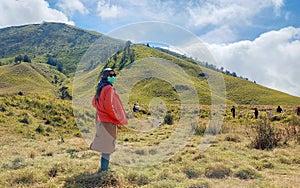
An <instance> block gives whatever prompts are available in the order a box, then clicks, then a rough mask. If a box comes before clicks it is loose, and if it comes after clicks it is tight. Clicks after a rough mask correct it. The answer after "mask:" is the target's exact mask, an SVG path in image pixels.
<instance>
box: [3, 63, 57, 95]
mask: <svg viewBox="0 0 300 188" xmlns="http://www.w3.org/2000/svg"><path fill="white" fill-rule="evenodd" d="M0 76H1V79H0V88H1V90H0V94H1V95H3V94H13V93H18V92H24V93H39V94H47V95H49V94H50V95H52V96H55V88H54V86H53V85H52V84H51V83H50V82H49V81H48V79H47V78H46V77H44V76H43V75H42V74H41V73H39V72H38V71H36V70H35V69H34V68H33V67H32V66H31V65H30V64H27V63H21V64H17V65H5V66H1V67H0Z"/></svg>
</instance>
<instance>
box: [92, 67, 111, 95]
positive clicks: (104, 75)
mask: <svg viewBox="0 0 300 188" xmlns="http://www.w3.org/2000/svg"><path fill="white" fill-rule="evenodd" d="M111 71H114V70H113V69H111V68H106V69H104V70H103V72H102V77H101V80H100V81H99V83H98V86H97V91H96V100H97V101H98V98H99V96H100V93H101V91H102V88H103V87H105V86H107V85H112V84H111V83H109V82H108V81H107V77H108V76H109V74H110V72H111Z"/></svg>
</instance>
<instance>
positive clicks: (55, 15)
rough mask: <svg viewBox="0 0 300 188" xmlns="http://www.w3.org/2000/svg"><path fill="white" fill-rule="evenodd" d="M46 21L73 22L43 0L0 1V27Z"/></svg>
mask: <svg viewBox="0 0 300 188" xmlns="http://www.w3.org/2000/svg"><path fill="white" fill-rule="evenodd" d="M43 21H47V22H64V23H68V24H73V23H72V22H70V21H69V20H68V18H67V17H66V15H65V14H63V13H62V12H60V11H57V10H55V9H51V8H49V4H48V2H46V1H45V0H10V1H1V2H0V27H8V26H13V25H23V24H33V23H41V22H43Z"/></svg>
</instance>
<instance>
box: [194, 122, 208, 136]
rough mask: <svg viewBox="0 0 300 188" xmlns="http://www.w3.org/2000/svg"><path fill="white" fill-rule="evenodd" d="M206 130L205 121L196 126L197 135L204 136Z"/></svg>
mask: <svg viewBox="0 0 300 188" xmlns="http://www.w3.org/2000/svg"><path fill="white" fill-rule="evenodd" d="M205 130H206V125H205V123H202V124H200V125H198V126H197V127H196V128H195V135H200V136H202V135H204V133H205Z"/></svg>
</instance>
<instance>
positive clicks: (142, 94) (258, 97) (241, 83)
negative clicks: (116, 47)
mask: <svg viewBox="0 0 300 188" xmlns="http://www.w3.org/2000/svg"><path fill="white" fill-rule="evenodd" d="M124 54H125V55H124ZM132 54H133V55H132ZM124 56H125V57H127V58H124ZM149 57H155V58H161V59H164V60H166V61H169V62H172V63H175V64H177V65H179V66H180V67H181V68H182V69H183V70H184V71H185V72H186V73H187V75H189V76H190V78H191V80H193V82H194V85H195V88H196V90H197V92H198V96H199V102H200V103H201V104H210V102H211V101H210V100H211V95H212V94H215V95H218V93H214V89H213V88H212V86H211V85H209V83H208V77H210V76H211V75H214V74H216V72H215V71H213V70H210V69H207V68H206V67H204V66H202V65H201V64H199V65H198V64H194V63H192V62H188V61H185V60H183V59H181V58H178V57H174V56H172V55H170V54H167V53H164V52H161V51H159V50H156V49H154V48H149V47H147V46H143V45H132V46H130V47H129V48H127V49H125V50H123V51H122V52H120V53H119V54H117V58H115V57H112V58H110V60H109V61H108V64H107V65H106V67H114V68H115V69H116V70H118V71H120V72H122V69H124V67H126V66H130V65H131V63H138V62H139V61H141V60H143V59H147V58H149ZM204 72H205V74H207V75H205V76H200V75H201V73H204ZM219 74H222V73H219ZM171 75H172V76H175V77H179V79H181V80H182V79H185V78H184V75H179V74H175V73H173V74H172V73H171ZM222 75H223V77H224V81H225V86H226V98H227V100H228V103H237V104H274V105H283V104H285V105H297V104H299V103H300V98H299V97H295V96H291V95H289V94H286V93H283V92H279V91H276V90H273V89H269V88H266V87H263V86H261V85H258V84H255V83H253V82H250V81H247V80H245V79H242V78H237V77H233V76H229V75H226V74H222ZM210 83H213V81H211V82H210ZM218 84H221V83H215V84H213V85H215V86H216V87H220V85H218ZM146 86H147V89H146V90H144V89H142V88H143V87H146ZM161 86H162V85H160V84H157V80H142V81H141V83H140V87H139V86H136V87H135V88H134V89H133V92H132V100H133V101H135V100H138V99H141V98H143V99H144V100H148V101H149V100H151V98H152V97H158V96H160V95H162V93H157V92H155V91H158V90H161V89H162V88H163V87H161ZM164 87H165V86H164ZM166 87H167V86H166ZM168 87H170V86H168ZM149 88H151V89H149ZM167 91H168V92H167ZM167 91H165V92H164V95H165V96H170V97H173V98H174V96H175V92H176V91H175V90H174V89H172V87H171V88H169V89H168V90H167ZM211 91H212V92H211ZM151 93H152V94H151ZM153 93H155V94H153ZM146 96H148V99H145V98H147V97H146ZM176 100H178V98H177V99H176Z"/></svg>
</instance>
